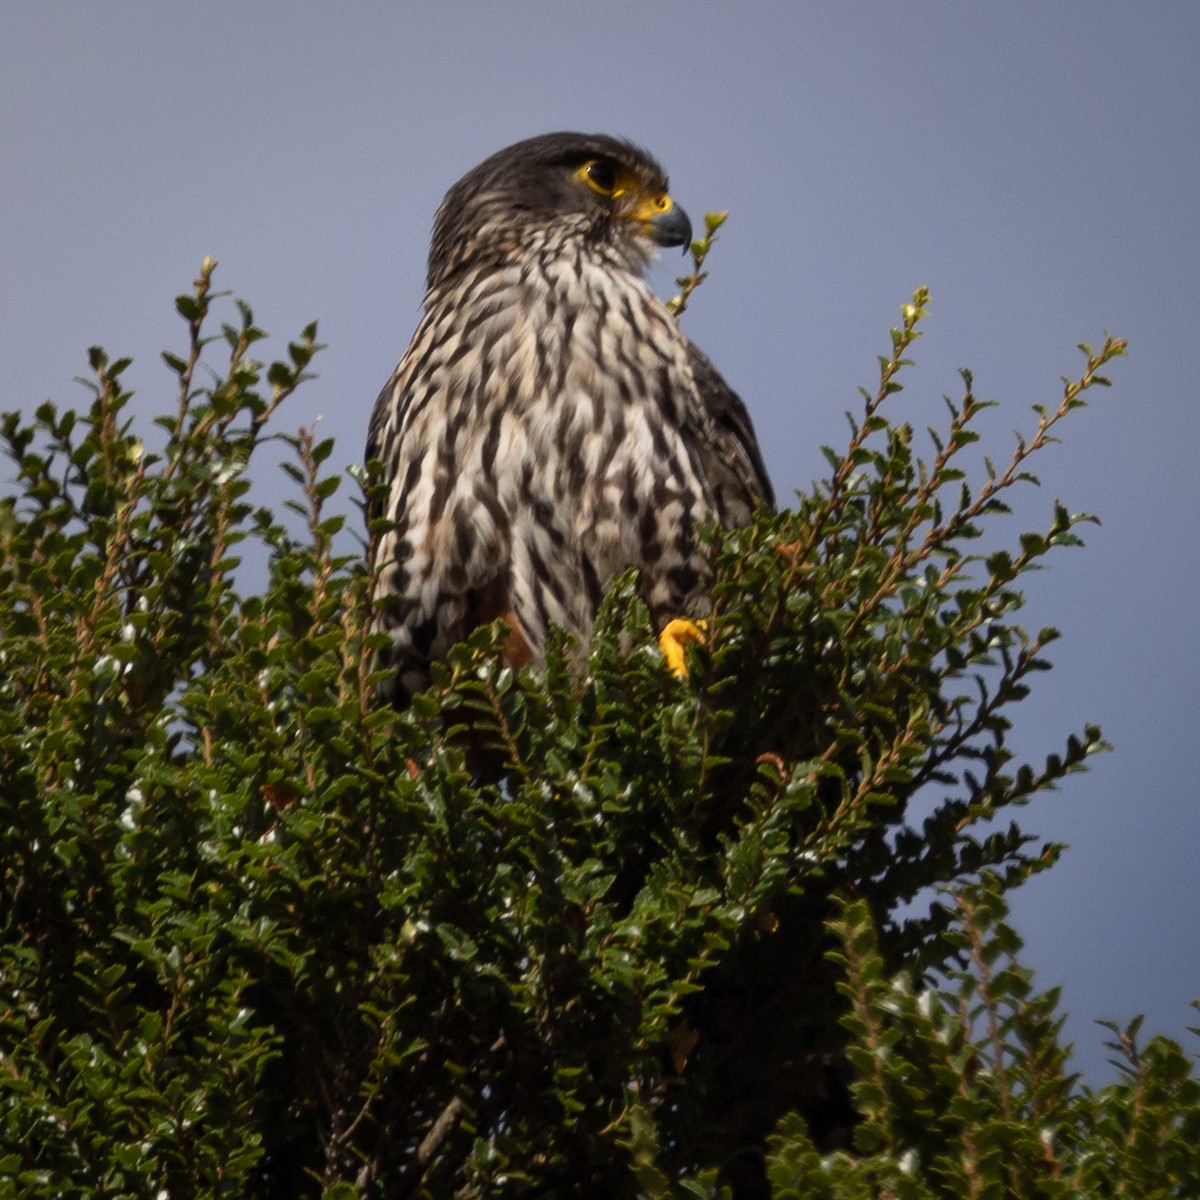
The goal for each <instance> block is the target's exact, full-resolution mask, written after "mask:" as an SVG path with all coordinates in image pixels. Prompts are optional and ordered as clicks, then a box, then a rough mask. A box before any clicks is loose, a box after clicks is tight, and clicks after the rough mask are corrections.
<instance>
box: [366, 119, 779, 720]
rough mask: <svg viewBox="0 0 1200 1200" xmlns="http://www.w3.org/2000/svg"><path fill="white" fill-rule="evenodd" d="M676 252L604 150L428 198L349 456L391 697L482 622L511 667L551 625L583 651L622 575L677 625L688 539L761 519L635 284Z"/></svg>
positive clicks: (493, 168) (651, 189)
mask: <svg viewBox="0 0 1200 1200" xmlns="http://www.w3.org/2000/svg"><path fill="white" fill-rule="evenodd" d="M690 237H691V227H690V224H689V223H688V220H687V217H686V215H685V214H684V213H683V211H682V209H680V208H679V207H678V206H676V205H675V204H674V202H673V201H672V200H671V198H670V196H669V195H668V192H667V179H666V176H665V175H664V174H663V171H662V168H661V167H660V166H659V165H658V164H657V163H656V162H655V161H654V160H653V159H652V158H651V157H650V156H649V155H647V154H645V153H644V152H643V151H641V150H638V149H637V148H636V147H634V146H631V145H630V144H629V143H627V142H623V141H618V140H616V139H614V138H610V137H605V136H590V135H586V134H577V133H557V134H547V135H545V136H543V137H536V138H531V139H530V140H528V141H525V142H520V143H518V144H517V145H515V146H510V147H508V148H507V149H506V150H502V151H500V152H499V153H498V154H494V155H493V156H492V157H491V158H489V159H487V160H486V161H484V162H483V163H481V164H480V165H479V166H478V167H476V168H475V169H474V170H473V171H471V172H469V173H468V174H467V175H465V176H464V177H463V178H462V179H461V180H459V182H458V183H456V184H455V185H454V186H453V187H452V188H451V189H450V191H449V192H448V193H447V195H446V198H445V200H444V201H443V202H442V205H441V208H440V209H439V210H438V214H437V219H436V222H435V225H434V232H433V241H432V244H431V246H430V252H429V277H428V289H427V291H426V295H425V313H424V316H423V318H422V320H421V322H420V324H419V325H418V327H417V331H416V333H415V334H414V335H413V339H412V342H411V344H410V345H409V348H408V350H407V352H406V353H405V355H404V357H403V358H402V359H401V360H400V364H399V365H398V366H397V367H396V370H395V371H394V372H393V374H392V377H391V379H390V380H389V381H388V383H387V385H386V386H385V387H384V389H383V391H382V393H381V394H380V396H379V399H378V401H377V402H376V405H375V411H374V414H373V416H372V418H371V429H370V436H369V439H368V444H367V457H368V459H374V458H378V459H380V460H382V462H383V466H384V479H385V480H386V482H387V484H388V491H387V497H386V502H385V504H384V508H383V513H382V515H384V516H386V517H387V518H388V521H389V523H390V524H389V528H388V530H387V532H386V533H385V534H384V535H383V536H382V537H380V538H379V539H378V542H377V543H376V545H375V546H374V548H373V553H374V556H375V562H376V563H377V565H378V568H379V584H378V588H377V594H376V600H377V605H378V607H377V611H378V620H379V622H380V625H381V627H382V628H384V629H386V630H387V631H388V632H389V633H390V634H391V638H392V643H391V648H390V650H389V652H388V655H387V662H388V663H389V665H391V666H392V667H394V669H395V677H394V685H393V688H392V689H391V695H392V698H393V699H395V700H397V701H400V702H402V701H403V700H405V699H406V698H407V697H408V696H410V695H411V694H412V693H413V692H414V691H416V690H418V689H420V688H421V687H422V686H424V685H425V684H426V683H427V681H428V667H429V663H430V662H431V661H432V660H435V659H437V658H439V657H441V656H443V655H444V654H445V653H446V651H447V650H448V649H449V648H450V647H451V646H452V645H453V644H454V643H455V642H456V641H459V640H461V639H462V638H464V637H465V636H466V635H467V634H468V633H470V631H471V630H472V629H474V628H476V627H477V626H478V625H480V624H482V623H484V622H487V621H491V620H494V619H495V618H497V617H503V618H505V619H506V620H507V621H508V623H509V626H510V629H511V630H512V638H511V639H510V654H511V657H512V658H513V659H514V660H515V661H537V660H538V659H539V658H540V656H541V654H542V652H543V647H544V645H545V637H546V632H547V630H548V628H549V627H550V626H551V625H559V626H562V627H563V628H565V629H566V630H568V631H569V632H570V633H571V634H573V635H575V636H576V637H577V638H579V639H580V641H581V642H584V643H586V640H587V638H588V636H589V635H590V632H591V629H592V624H593V621H594V619H595V614H596V608H597V605H598V604H599V601H600V597H601V594H602V592H603V589H604V586H605V584H606V583H607V582H608V581H609V580H610V579H611V578H612V577H613V576H614V575H616V574H618V573H619V572H621V571H624V570H626V569H627V568H629V567H637V568H639V569H640V579H641V585H640V586H641V593H642V595H643V597H644V598H645V600H646V603H647V605H648V607H649V609H650V612H651V615H652V617H653V619H654V621H655V622H656V624H657V625H658V626H659V627H660V628H661V626H662V625H663V624H664V623H665V622H666V621H667V620H669V619H670V618H671V617H673V616H680V615H686V614H689V613H692V612H694V611H695V610H696V609H697V607H698V606H702V604H703V590H704V578H705V572H706V564H705V559H704V554H703V550H702V547H701V545H700V543H699V541H698V539H697V526H698V525H700V524H701V523H703V522H705V521H711V520H714V519H715V520H718V521H720V522H721V523H722V524H724V525H725V526H727V527H730V528H732V527H736V526H739V525H743V524H745V523H746V522H747V521H749V519H750V517H751V514H752V513H753V511H754V509H755V507H756V506H758V505H760V504H765V505H770V504H771V503H772V502H773V500H772V494H771V485H770V483H769V481H768V479H767V476H766V471H765V470H764V468H763V463H762V457H761V455H760V454H759V450H758V446H757V443H756V442H755V439H754V433H753V430H752V428H751V425H750V419H749V416H748V415H747V413H746V410H745V408H744V406H743V405H742V402H741V401H740V400H739V399H738V397H737V396H736V395H735V394H734V393H733V392H732V391H731V390H730V389H729V388H728V387H727V386H726V384H725V382H724V380H723V379H722V378H721V376H720V375H719V374H718V373H717V370H716V368H715V367H714V366H713V365H712V363H711V362H709V360H708V359H707V358H706V357H705V356H704V355H703V354H701V353H700V351H699V350H697V349H696V347H695V346H693V345H692V343H691V342H690V341H689V340H688V339H687V338H686V337H685V336H684V335H683V334H682V333H681V332H680V330H679V328H678V327H677V325H676V323H675V320H674V319H673V317H672V316H671V315H670V313H669V312H668V311H667V309H666V307H665V306H664V305H663V303H662V302H661V301H660V300H659V299H658V298H657V297H656V296H655V295H654V293H653V292H652V291H651V290H650V289H649V287H648V286H647V285H646V284H645V282H644V281H643V279H642V272H643V271H644V269H645V267H646V265H647V263H648V262H649V260H650V258H651V257H652V255H653V253H654V251H655V248H656V246H658V245H664V246H681V245H682V246H686V245H687V243H688V242H689V240H690ZM376 515H379V514H376Z"/></svg>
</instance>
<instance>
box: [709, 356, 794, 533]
mask: <svg viewBox="0 0 1200 1200" xmlns="http://www.w3.org/2000/svg"><path fill="white" fill-rule="evenodd" d="M688 361H689V363H690V365H691V368H692V376H693V378H694V379H695V381H696V391H697V393H698V395H699V398H700V402H701V403H702V404H703V406H704V409H705V412H706V415H707V416H708V419H709V421H710V422H711V432H710V434H709V437H708V438H707V439H706V443H707V444H705V445H703V446H702V447H701V461H702V463H703V465H704V470H705V474H706V475H707V477H708V479H709V482H710V483H711V485H712V487H713V490H714V492H715V493H716V499H717V506H718V508H719V510H720V516H721V523H722V524H723V525H725V526H726V527H727V528H734V527H736V526H739V525H745V524H747V523H748V522H749V520H750V518H751V516H752V515H753V513H754V510H755V509H756V508H758V507H760V506H761V507H764V508H767V509H770V510H771V511H774V509H775V491H774V489H773V488H772V487H771V480H770V479H769V478H768V476H767V468H766V466H765V465H764V463H763V458H762V451H761V450H760V449H759V448H758V439H757V438H756V437H755V436H754V426H753V425H752V424H751V423H750V414H749V413H748V412H747V411H746V406H745V405H744V404H743V403H742V400H741V397H740V396H739V395H738V394H737V392H735V391H734V390H733V389H732V388H731V387H730V386H729V385H728V384H727V383H726V382H725V380H724V379H723V378H722V377H721V373H720V372H719V371H718V370H717V368H716V367H714V366H713V364H712V362H711V361H710V359H709V357H708V355H707V354H705V353H704V352H703V351H702V350H700V349H699V348H698V347H697V346H696V345H695V343H693V342H690V341H689V342H688Z"/></svg>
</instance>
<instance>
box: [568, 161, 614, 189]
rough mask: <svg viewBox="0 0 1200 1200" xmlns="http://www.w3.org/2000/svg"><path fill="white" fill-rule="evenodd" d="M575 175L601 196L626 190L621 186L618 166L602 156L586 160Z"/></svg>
mask: <svg viewBox="0 0 1200 1200" xmlns="http://www.w3.org/2000/svg"><path fill="white" fill-rule="evenodd" d="M575 176H576V178H577V179H581V180H582V181H583V182H584V183H586V184H587V185H588V187H590V188H591V189H592V191H593V192H598V193H599V194H600V195H601V196H619V195H620V194H621V193H622V192H623V191H624V190H625V189H624V188H623V187H621V186H620V176H619V174H618V172H617V168H616V167H614V166H613V165H612V163H610V162H606V161H605V160H604V159H602V158H593V159H592V160H591V161H590V162H585V163H584V164H583V166H582V167H580V168H579V169H578V170H577V171H576V172H575Z"/></svg>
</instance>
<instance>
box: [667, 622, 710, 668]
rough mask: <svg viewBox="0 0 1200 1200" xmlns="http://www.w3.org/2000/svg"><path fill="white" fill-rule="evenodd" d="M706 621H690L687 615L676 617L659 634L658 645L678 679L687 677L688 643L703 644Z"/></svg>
mask: <svg viewBox="0 0 1200 1200" xmlns="http://www.w3.org/2000/svg"><path fill="white" fill-rule="evenodd" d="M707 624H708V623H707V622H706V621H689V620H688V619H687V618H686V617H676V618H675V620H673V621H668V622H667V624H666V626H665V628H664V629H663V631H662V633H660V634H659V635H658V646H659V649H660V650H661V651H662V652H663V657H664V658H665V659H666V660H667V667H668V669H669V670H670V672H671V674H672V675H674V676H675V678H676V679H686V678H687V673H688V669H687V656H686V654H685V650H686V647H687V645H688V643H691V644H692V645H693V646H703V645H704V642H705V637H704V630H705V628H706V627H707Z"/></svg>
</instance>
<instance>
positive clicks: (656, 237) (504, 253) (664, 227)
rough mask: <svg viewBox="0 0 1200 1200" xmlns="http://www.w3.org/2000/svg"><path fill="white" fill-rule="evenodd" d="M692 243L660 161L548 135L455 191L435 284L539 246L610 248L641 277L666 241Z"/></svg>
mask: <svg viewBox="0 0 1200 1200" xmlns="http://www.w3.org/2000/svg"><path fill="white" fill-rule="evenodd" d="M691 240H692V224H691V222H690V221H689V220H688V217H687V214H686V213H685V212H684V211H683V209H682V208H680V207H679V206H678V205H677V204H676V203H675V201H674V200H672V199H671V196H670V194H669V192H668V191H667V177H666V175H665V173H664V172H663V169H662V167H661V166H659V164H658V163H657V162H656V161H655V160H654V159H653V158H652V157H651V156H650V155H649V154H647V153H646V152H645V151H644V150H640V149H639V148H638V147H637V146H634V145H632V144H631V143H630V142H625V141H621V140H620V139H618V138H613V137H608V136H606V135H604V134H586V133H547V134H543V135H542V136H540V137H535V138H529V139H528V140H527V141H524V142H517V143H516V145H513V146H509V147H508V148H507V149H504V150H501V151H499V152H498V153H496V154H493V155H492V156H491V158H488V159H485V160H484V161H483V162H481V163H480V164H479V166H477V167H476V168H475V169H474V170H472V171H469V172H468V173H467V174H466V175H464V176H463V177H462V178H461V179H460V180H459V181H458V182H457V183H456V184H455V185H454V186H453V187H452V188H451V189H450V190H449V191H448V192H447V193H446V198H445V199H444V200H443V201H442V205H441V207H440V208H439V209H438V214H437V218H436V220H435V221H434V227H433V241H432V243H431V245H430V248H429V287H431V288H432V287H435V286H436V285H437V284H439V283H442V282H444V281H445V280H446V279H448V278H449V277H451V276H453V275H454V274H456V273H457V272H458V271H459V270H460V269H462V268H463V267H466V266H473V267H477V266H480V265H483V264H494V265H501V264H503V263H505V262H509V261H513V260H515V259H517V258H525V257H527V256H528V254H529V253H530V251H536V249H537V248H538V246H539V245H542V246H547V245H549V246H552V247H553V248H554V250H555V251H556V252H561V250H562V248H563V247H564V246H565V245H566V244H568V243H570V242H576V243H577V244H579V245H581V246H585V247H586V246H592V247H600V246H603V247H607V248H608V249H610V250H611V251H612V252H615V254H616V256H617V259H618V260H619V261H620V262H622V263H623V264H624V265H625V266H626V267H627V268H628V269H629V270H631V271H633V272H634V273H635V274H641V272H642V271H643V270H644V269H645V267H646V264H647V263H648V262H649V261H650V259H651V258H652V257H653V254H654V251H655V248H656V247H658V246H683V247H684V249H685V251H686V249H687V247H688V245H689V244H690V242H691Z"/></svg>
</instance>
